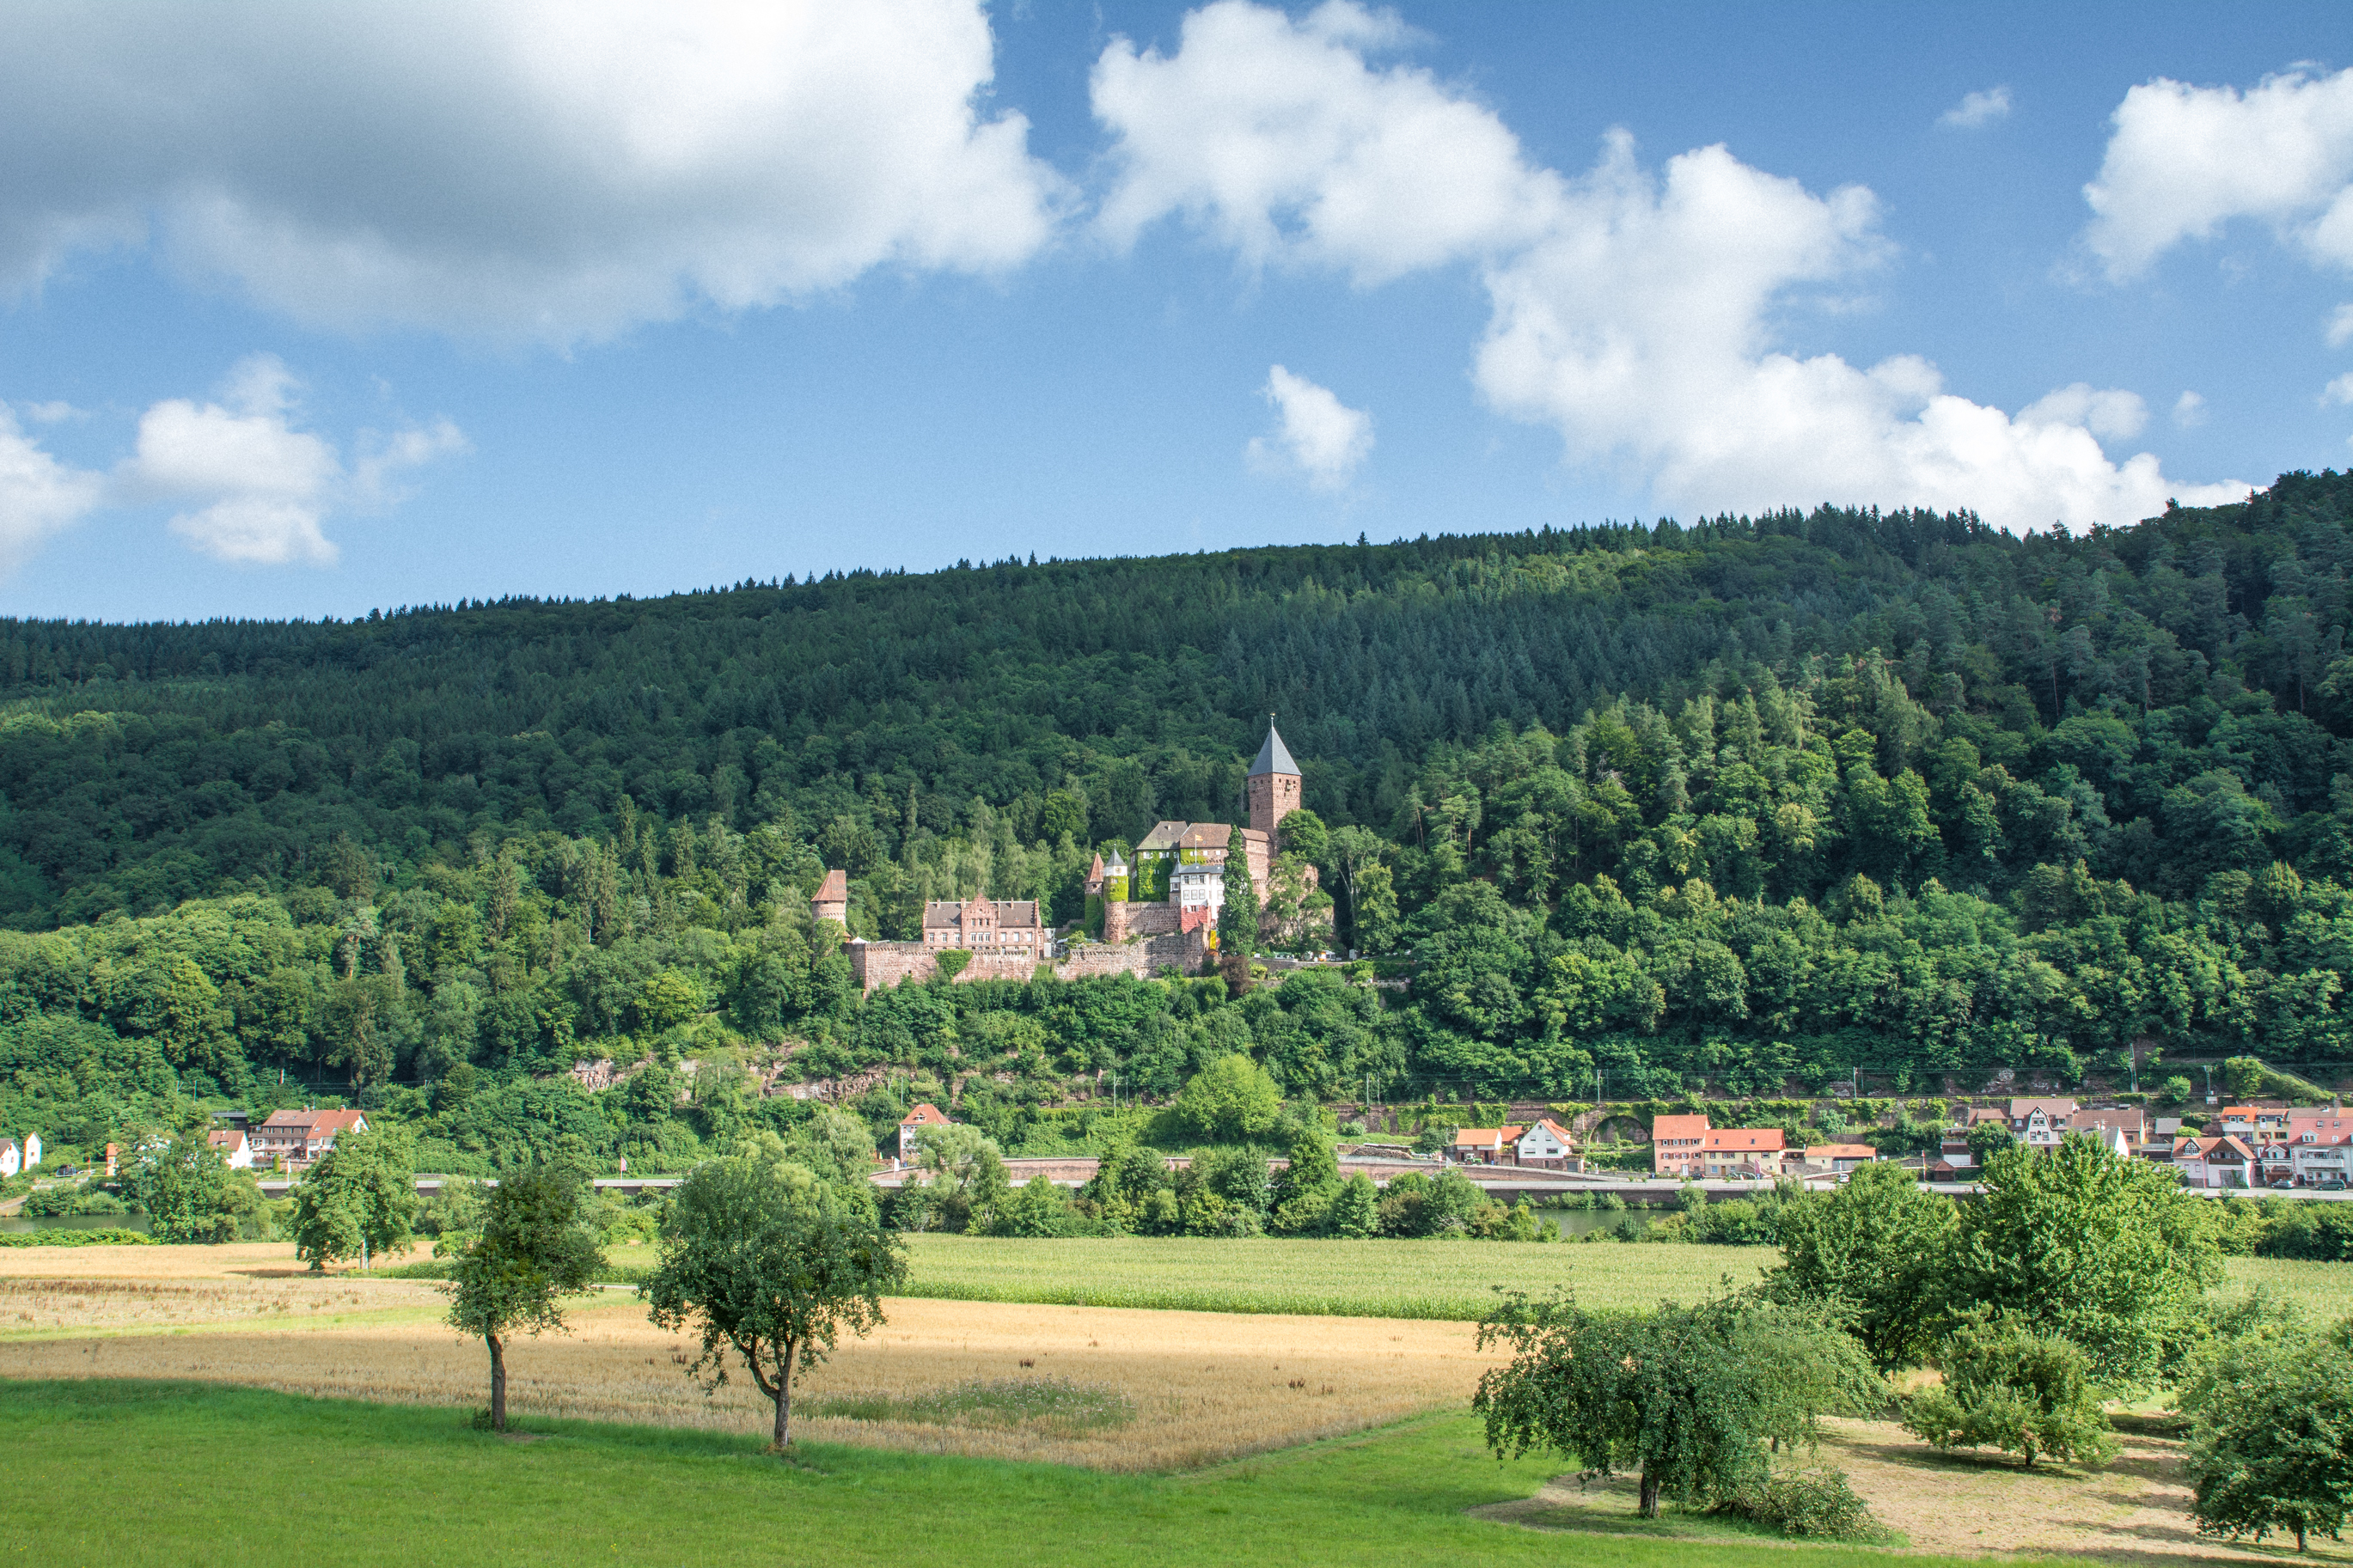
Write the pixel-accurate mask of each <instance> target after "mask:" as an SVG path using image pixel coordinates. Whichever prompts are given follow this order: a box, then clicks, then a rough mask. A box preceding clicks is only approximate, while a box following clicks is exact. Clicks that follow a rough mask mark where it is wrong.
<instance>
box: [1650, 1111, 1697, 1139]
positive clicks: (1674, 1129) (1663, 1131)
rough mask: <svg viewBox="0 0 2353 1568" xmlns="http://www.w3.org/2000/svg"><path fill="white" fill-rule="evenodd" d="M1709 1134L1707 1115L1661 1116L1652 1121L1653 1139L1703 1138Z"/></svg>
mask: <svg viewBox="0 0 2353 1568" xmlns="http://www.w3.org/2000/svg"><path fill="white" fill-rule="evenodd" d="M1706 1134H1707V1113H1706V1112H1705V1111H1702V1112H1700V1113H1699V1114H1698V1115H1696V1116H1660V1117H1654V1118H1653V1119H1652V1120H1651V1140H1652V1142H1656V1141H1658V1140H1659V1139H1662V1138H1701V1137H1704V1136H1706Z"/></svg>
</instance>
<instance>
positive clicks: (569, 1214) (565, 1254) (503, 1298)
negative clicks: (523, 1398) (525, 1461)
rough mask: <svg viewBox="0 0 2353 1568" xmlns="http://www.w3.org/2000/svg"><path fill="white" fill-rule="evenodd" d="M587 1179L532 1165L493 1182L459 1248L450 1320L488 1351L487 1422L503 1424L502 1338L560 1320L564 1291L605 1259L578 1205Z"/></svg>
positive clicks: (588, 1278) (583, 1281)
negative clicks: (477, 1228)
mask: <svg viewBox="0 0 2353 1568" xmlns="http://www.w3.org/2000/svg"><path fill="white" fill-rule="evenodd" d="M585 1187H586V1179H585V1178H584V1177H583V1176H582V1175H581V1173H579V1172H577V1171H575V1170H572V1169H569V1168H565V1167H562V1166H551V1165H538V1166H533V1167H532V1168H530V1169H528V1170H522V1171H516V1172H511V1173H509V1174H507V1175H506V1176H505V1177H504V1178H502V1179H501V1181H500V1182H499V1184H498V1185H497V1186H495V1187H493V1188H492V1189H491V1195H490V1198H489V1199H488V1201H487V1202H486V1203H485V1204H484V1205H483V1209H482V1227H481V1232H480V1235H479V1236H477V1237H475V1238H474V1240H473V1241H472V1243H471V1244H470V1245H468V1246H466V1247H461V1248H460V1249H459V1253H458V1262H457V1267H456V1268H455V1269H453V1270H452V1272H451V1274H450V1277H449V1278H450V1286H449V1290H450V1296H449V1312H448V1323H449V1326H450V1327H451V1328H453V1329H456V1330H457V1331H459V1332H460V1333H466V1334H478V1335H480V1337H481V1340H482V1343H483V1346H484V1348H485V1349H487V1350H488V1351H489V1352H490V1354H491V1429H492V1430H493V1431H498V1432H503V1431H505V1430H506V1429H507V1362H506V1342H507V1340H508V1338H509V1337H510V1336H511V1335H512V1334H515V1333H517V1332H522V1333H527V1334H539V1333H543V1332H547V1331H562V1330H563V1328H564V1310H563V1300H562V1299H563V1298H564V1297H565V1296H567V1295H573V1294H576V1293H577V1292H579V1291H582V1290H586V1289H588V1288H589V1287H590V1286H592V1285H593V1284H595V1283H596V1275H597V1272H598V1271H599V1270H600V1269H602V1268H604V1266H605V1255H604V1251H603V1249H602V1248H601V1247H598V1245H597V1242H596V1236H595V1235H594V1234H593V1233H592V1232H591V1231H590V1230H589V1229H588V1226H587V1224H586V1214H585V1213H584V1212H583V1209H582V1205H581V1196H582V1190H583V1189H584V1188H585Z"/></svg>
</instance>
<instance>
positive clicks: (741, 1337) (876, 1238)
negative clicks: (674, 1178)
mask: <svg viewBox="0 0 2353 1568" xmlns="http://www.w3.org/2000/svg"><path fill="white" fill-rule="evenodd" d="M906 1272H907V1264H906V1257H905V1254H904V1252H903V1251H902V1247H901V1244H900V1242H899V1240H898V1238H897V1237H894V1236H893V1235H892V1234H891V1233H890V1232H889V1231H887V1230H885V1229H884V1228H883V1227H882V1219H881V1212H880V1210H879V1209H878V1208H877V1207H876V1205H875V1202H874V1195H873V1193H872V1191H871V1189H870V1188H868V1187H867V1186H866V1184H864V1183H862V1182H861V1183H859V1184H856V1185H854V1186H853V1185H851V1184H847V1183H840V1184H833V1183H827V1182H822V1181H820V1180H818V1178H817V1177H816V1176H813V1175H811V1174H810V1173H808V1172H807V1171H806V1170H804V1169H802V1168H801V1167H800V1166H797V1165H792V1164H786V1163H778V1162H776V1161H773V1160H769V1159H764V1158H758V1157H741V1158H736V1159H730V1160H718V1161H714V1162H712V1163H710V1164H707V1165H702V1166H698V1167H697V1168H696V1169H695V1171H694V1173H692V1174H691V1175H690V1176H688V1177H687V1179H686V1180H685V1181H683V1182H681V1184H679V1186H678V1190H677V1191H676V1192H675V1193H674V1194H671V1197H670V1217H669V1219H668V1221H667V1222H666V1223H665V1225H664V1226H663V1236H662V1253H661V1262H660V1264H659V1266H658V1267H657V1268H655V1270H654V1275H653V1278H652V1279H650V1280H649V1281H648V1282H647V1285H646V1300H647V1301H648V1302H649V1304H650V1305H651V1308H652V1317H653V1321H654V1322H655V1323H656V1324H657V1325H659V1327H662V1328H665V1329H673V1330H676V1329H690V1328H691V1329H692V1330H694V1331H697V1332H699V1333H700V1335H701V1336H702V1352H701V1353H700V1354H699V1355H697V1356H696V1357H695V1360H694V1362H693V1363H692V1364H691V1365H690V1366H689V1367H688V1368H687V1375H688V1376H690V1377H693V1378H696V1379H698V1380H701V1381H702V1382H703V1383H704V1384H705V1385H706V1386H708V1387H713V1388H715V1387H717V1386H718V1385H719V1384H723V1383H725V1382H726V1381H727V1354H728V1352H730V1351H733V1352H734V1354H735V1356H736V1357H737V1358H738V1359H740V1360H741V1361H742V1362H743V1363H744V1370H745V1371H747V1372H749V1373H751V1375H752V1381H753V1383H754V1384H755V1385H757V1386H758V1388H759V1390H760V1392H761V1393H762V1394H766V1395H767V1396H768V1398H769V1399H771V1400H772V1401H774V1402H775V1404H776V1445H775V1447H776V1452H777V1453H779V1454H781V1453H783V1452H784V1450H785V1446H786V1444H787V1443H788V1442H790V1441H791V1437H792V1401H793V1379H794V1378H795V1377H797V1376H798V1375H799V1374H800V1373H804V1372H807V1371H808V1370H809V1369H810V1368H812V1367H814V1366H816V1365H817V1363H818V1362H819V1361H821V1360H823V1359H824V1358H825V1356H826V1354H827V1352H829V1351H831V1350H832V1349H833V1346H834V1341H835V1339H836V1338H837V1336H838V1335H839V1333H840V1331H842V1330H844V1329H848V1330H849V1331H850V1332H851V1333H854V1334H858V1335H861V1336H862V1335H864V1334H867V1333H869V1332H871V1331H873V1330H874V1329H875V1328H876V1327H877V1326H879V1325H880V1324H881V1321H882V1295H883V1292H885V1291H886V1290H890V1289H894V1288H896V1287H897V1286H898V1285H899V1284H900V1283H901V1281H902V1280H903V1279H905V1278H906Z"/></svg>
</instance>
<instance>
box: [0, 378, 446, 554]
mask: <svg viewBox="0 0 2353 1568" xmlns="http://www.w3.org/2000/svg"><path fill="white" fill-rule="evenodd" d="M300 392H301V384H300V383H299V382H298V381H297V380H296V379H295V377H294V375H293V373H292V372H290V371H289V370H288V369H287V368H286V366H285V365H284V364H283V363H280V361H279V360H278V359H277V358H276V357H275V356H273V355H269V354H255V355H253V356H252V357H250V358H248V359H247V360H245V361H243V362H242V363H239V364H238V365H237V367H236V369H234V370H233V371H231V372H230V374H229V375H228V377H227V380H226V381H225V382H224V383H223V384H222V386H221V389H220V391H219V394H218V395H217V400H216V401H208V402H202V403H200V402H197V401H195V400H194V399H191V398H185V397H173V398H166V399H164V401H162V402H160V403H157V404H155V405H153V406H151V407H150V408H149V409H148V410H147V411H146V413H144V414H143V415H142V416H140V419H139V434H138V438H137V441H136V444H135V445H134V447H133V449H132V453H131V455H130V456H129V457H127V458H124V459H123V460H122V461H121V463H119V464H117V465H116V466H115V468H114V469H113V471H112V472H111V473H102V472H99V471H97V470H91V469H80V468H70V467H69V466H67V465H65V464H62V463H60V462H58V460H57V459H56V458H54V457H52V456H51V455H50V454H49V453H47V451H45V450H43V449H42V448H41V447H40V445H39V443H37V441H35V440H33V439H32V438H30V437H27V436H26V434H25V433H24V431H23V429H22V427H21V426H18V425H17V424H16V419H15V418H14V416H12V415H11V414H10V412H9V410H8V409H7V408H6V407H5V405H0V572H13V571H15V570H16V568H17V567H19V566H21V565H23V564H24V563H25V562H26V560H27V559H29V558H30V557H31V555H32V554H33V552H34V551H35V550H37V548H38V547H39V546H40V544H41V543H42V542H43V541H45V540H47V538H48V537H49V536H50V535H52V534H54V533H57V532H58V531H60V530H62V529H65V528H68V527H70V526H71V525H72V524H74V523H76V522H79V521H81V520H82V519H83V518H84V517H86V516H88V515H89V514H90V513H91V512H93V511H95V510H98V509H99V508H100V507H102V506H110V505H111V506H147V505H155V504H159V503H160V504H164V505H170V506H173V507H176V508H178V509H179V510H177V511H175V512H174V515H173V517H172V520H171V524H170V526H171V529H172V531H174V533H177V534H178V535H180V537H181V538H183V539H185V540H186V541H187V542H188V543H189V544H190V545H191V546H192V547H194V548H195V549H196V550H198V551H201V552H204V553H205V554H206V555H210V556H213V557H214V558H216V560H221V561H231V562H237V563H245V564H251V565H284V564H288V563H308V564H311V565H327V564H330V563H332V562H333V561H334V560H335V557H336V550H335V546H334V543H333V542H332V541H331V540H329V539H328V538H327V536H326V534H325V532H324V531H323V529H322V524H323V523H324V521H326V519H327V518H328V517H329V516H330V515H332V513H334V512H336V511H339V510H349V511H364V510H383V509H384V508H385V507H388V506H390V505H392V504H394V503H395V502H396V501H397V500H400V499H401V493H402V492H401V486H400V481H401V477H402V476H403V475H404V474H405V473H406V471H407V470H409V469H412V468H417V467H418V466H419V465H421V464H424V463H427V462H430V461H432V460H433V459H434V458H439V457H443V456H446V455H448V454H449V453H452V452H459V451H463V450H465V449H466V438H465V437H464V436H463V435H462V434H460V433H459V429H458V427H457V426H455V425H452V424H451V423H449V421H448V420H446V419H443V420H438V421H436V422H435V423H434V424H432V425H430V426H422V427H417V426H412V427H408V428H404V429H401V430H396V431H394V432H393V433H392V434H390V435H389V436H378V435H375V434H374V433H368V432H363V433H362V435H361V436H360V437H359V438H358V440H357V441H356V443H355V446H356V447H357V448H358V458H357V460H356V461H355V462H354V463H353V465H352V466H351V468H348V469H346V468H345V467H344V466H343V460H342V458H340V457H339V456H338V455H337V453H336V451H335V448H334V447H333V445H332V444H331V443H330V442H329V441H327V440H326V439H325V438H324V437H321V436H319V435H317V434H315V433H313V432H311V431H308V430H302V429H298V428H296V421H297V420H298V418H299V417H300V412H301V411H300V405H299V401H298V396H299V394H300Z"/></svg>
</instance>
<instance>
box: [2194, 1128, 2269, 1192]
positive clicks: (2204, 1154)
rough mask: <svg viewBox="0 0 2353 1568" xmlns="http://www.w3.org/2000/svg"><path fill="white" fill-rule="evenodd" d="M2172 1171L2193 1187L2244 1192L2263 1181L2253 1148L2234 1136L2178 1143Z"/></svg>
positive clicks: (2227, 1134) (2227, 1135)
mask: <svg viewBox="0 0 2353 1568" xmlns="http://www.w3.org/2000/svg"><path fill="white" fill-rule="evenodd" d="M2173 1168H2174V1169H2175V1170H2177V1171H2179V1172H2180V1173H2181V1181H2182V1184H2183V1185H2184V1186H2190V1187H2207V1188H2224V1187H2228V1188H2233V1189H2245V1188H2248V1187H2253V1186H2254V1185H2256V1184H2257V1183H2258V1181H2259V1180H2260V1178H2259V1177H2258V1176H2257V1174H2256V1171H2255V1151H2254V1147H2253V1145H2252V1144H2250V1143H2248V1142H2246V1141H2244V1140H2243V1139H2242V1138H2239V1137H2238V1136H2236V1135H2235V1134H2232V1133H2225V1134H2223V1135H2222V1136H2221V1137H2220V1138H2180V1139H2177V1140H2175V1142H2174V1145H2173Z"/></svg>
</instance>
